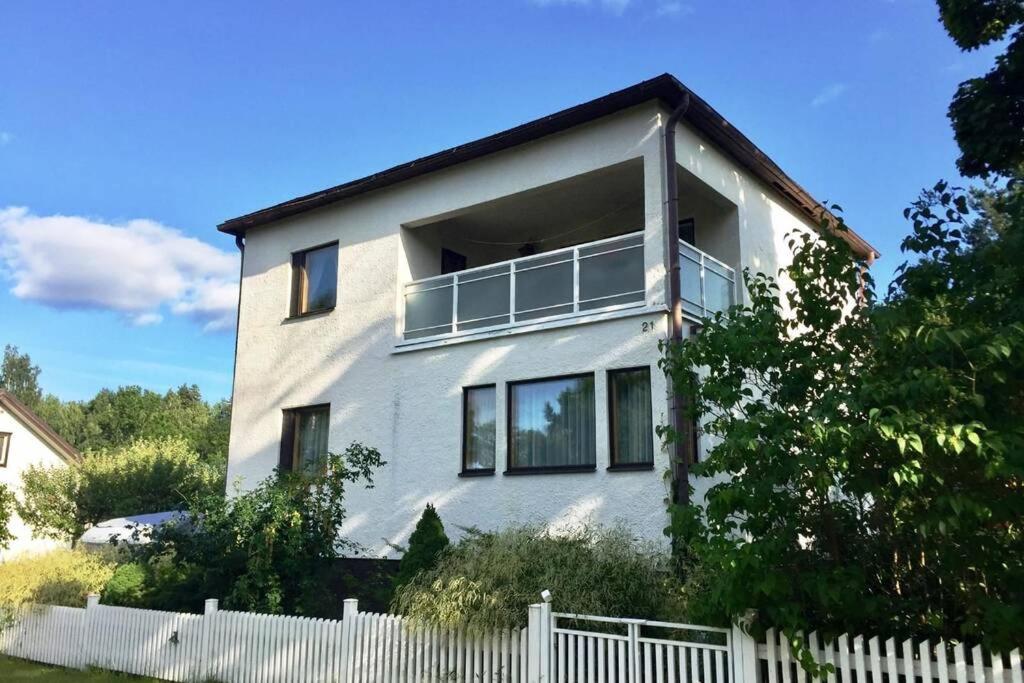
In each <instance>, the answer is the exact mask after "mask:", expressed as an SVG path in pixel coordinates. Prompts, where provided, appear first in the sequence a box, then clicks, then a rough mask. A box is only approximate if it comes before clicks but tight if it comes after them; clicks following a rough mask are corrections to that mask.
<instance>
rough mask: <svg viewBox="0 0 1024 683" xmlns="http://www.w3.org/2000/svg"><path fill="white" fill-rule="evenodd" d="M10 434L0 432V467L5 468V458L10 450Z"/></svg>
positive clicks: (11, 435) (12, 435)
mask: <svg viewBox="0 0 1024 683" xmlns="http://www.w3.org/2000/svg"><path fill="white" fill-rule="evenodd" d="M13 437H14V434H12V433H11V432H0V467H7V456H8V453H9V452H10V450H11V439H12V438H13Z"/></svg>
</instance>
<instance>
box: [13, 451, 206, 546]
mask: <svg viewBox="0 0 1024 683" xmlns="http://www.w3.org/2000/svg"><path fill="white" fill-rule="evenodd" d="M223 477H224V469H223V465H222V464H221V463H210V462H207V461H205V460H203V459H202V458H200V457H199V455H198V454H197V453H196V452H195V451H193V450H192V449H191V448H190V446H189V444H188V443H187V441H186V440H185V439H183V438H181V437H167V438H163V439H158V440H147V441H135V442H133V443H131V444H129V445H128V446H125V447H122V448H111V449H104V450H101V451H97V452H94V453H90V454H89V455H88V456H87V457H86V458H85V459H84V460H83V461H82V463H81V465H80V466H78V467H65V466H51V467H47V466H40V465H31V466H29V467H28V468H27V469H26V470H25V472H24V473H23V474H22V502H21V503H20V504H19V505H18V512H19V514H20V516H21V518H22V519H23V520H24V521H25V522H26V523H27V524H28V525H29V526H31V527H32V529H33V531H34V532H35V533H36V534H37V535H39V536H44V537H49V538H57V539H62V540H71V541H74V540H75V539H77V538H78V537H79V536H80V535H81V534H82V532H83V531H85V529H86V528H88V527H89V526H91V525H93V524H96V523H97V522H100V521H102V520H104V519H110V518H113V517H122V516H125V515H133V514H140V513H146V512H162V511H165V510H174V509H181V508H183V507H185V505H186V504H187V501H189V500H191V499H193V498H195V497H197V496H207V495H215V494H223V491H224V478H223Z"/></svg>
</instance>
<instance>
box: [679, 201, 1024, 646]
mask: <svg viewBox="0 0 1024 683" xmlns="http://www.w3.org/2000/svg"><path fill="white" fill-rule="evenodd" d="M989 199H990V200H992V201H991V202H990V205H991V206H994V207H997V208H998V209H999V213H998V215H996V214H995V213H993V212H986V211H985V210H984V209H983V208H982V207H983V203H982V202H976V203H975V205H976V206H978V207H979V209H980V212H979V213H977V214H975V215H973V216H971V215H969V210H968V199H967V198H966V197H965V196H963V195H958V194H956V193H954V192H951V191H950V190H949V188H948V187H946V186H945V184H939V185H938V186H936V188H935V190H934V191H933V192H931V193H928V194H927V195H926V196H925V197H924V198H923V199H922V201H921V202H919V203H918V204H916V205H915V206H914V207H912V208H911V209H910V210H908V212H907V216H908V218H910V219H911V220H912V222H913V231H912V234H911V235H910V236H909V237H907V238H906V240H905V241H904V243H903V249H904V251H905V252H907V253H908V255H909V256H910V257H911V260H910V261H909V262H908V263H907V264H905V265H904V266H903V267H902V268H901V269H900V270H899V272H898V275H897V278H896V280H895V281H894V283H893V287H892V289H891V291H890V293H889V296H888V298H887V300H886V301H885V302H884V303H882V304H877V303H876V302H875V301H874V297H873V293H872V287H871V281H870V278H869V277H867V276H866V275H865V274H864V271H863V268H862V264H859V263H857V262H856V260H855V259H854V257H853V255H852V253H851V252H850V250H849V248H848V247H847V246H846V244H845V243H844V242H843V241H841V240H840V239H838V238H836V237H834V236H832V235H831V234H830V233H829V232H828V231H822V233H821V234H820V235H810V234H799V235H795V236H793V237H792V240H791V242H790V244H791V246H792V247H793V249H794V259H793V263H792V265H791V266H789V267H788V268H786V269H785V272H784V275H785V276H786V278H787V279H788V280H790V281H791V282H792V286H791V287H790V288H787V290H786V291H785V292H783V293H782V296H781V297H780V292H781V290H780V287H779V285H778V284H777V283H776V281H775V280H774V278H771V277H768V276H765V275H753V276H752V275H750V273H749V272H747V273H745V274H744V279H745V281H746V284H747V289H748V292H749V297H748V298H749V303H747V304H745V305H743V306H737V307H734V308H732V309H731V310H730V311H728V312H727V313H725V314H718V315H716V316H715V317H714V318H711V319H708V320H705V321H704V325H703V329H702V332H701V333H700V335H699V336H697V337H695V338H694V339H692V340H690V341H688V342H686V343H684V344H682V345H678V346H666V347H665V356H664V358H663V361H662V365H663V367H664V369H665V370H666V372H667V373H668V375H669V377H670V379H671V381H672V383H673V385H674V387H675V389H676V390H677V391H680V392H683V393H684V394H686V395H687V396H688V397H689V398H690V404H691V406H692V409H693V412H694V415H695V416H696V417H699V418H700V419H701V421H702V425H703V429H704V431H705V433H707V434H709V435H711V436H712V437H713V438H712V439H711V440H710V441H711V448H710V451H709V453H708V456H707V458H706V459H705V460H704V461H703V462H701V463H699V464H697V465H695V466H694V472H695V473H696V474H699V475H704V476H718V475H725V476H724V478H723V480H722V481H720V482H719V483H717V484H715V485H713V486H712V487H711V489H710V491H709V493H708V495H707V502H706V511H705V512H703V513H702V512H701V510H700V509H699V508H697V507H687V508H680V507H674V508H672V510H671V518H672V525H671V531H672V533H673V534H675V535H676V536H677V537H678V538H680V539H681V540H684V541H685V543H683V544H680V547H682V548H683V549H684V550H683V553H682V557H681V562H682V564H683V566H684V568H685V569H686V570H690V569H693V568H695V567H699V568H700V574H701V575H702V576H705V577H706V576H711V577H714V580H713V581H710V582H707V583H706V584H705V593H704V596H705V599H704V600H702V601H699V602H696V603H693V605H692V607H693V609H694V611H695V613H694V614H693V615H692V616H693V618H696V619H717V620H720V621H721V620H726V619H729V618H734V617H737V616H739V615H740V614H742V613H743V612H744V611H745V610H746V609H747V608H750V607H753V608H755V609H757V610H758V611H759V614H760V618H761V624H762V625H769V626H777V627H782V628H785V629H789V630H796V629H814V628H817V629H821V630H825V631H833V632H837V631H840V632H841V631H845V630H848V631H860V632H863V631H873V632H879V633H891V634H893V635H896V636H900V635H902V634H908V635H909V634H916V635H927V636H932V635H941V636H944V637H956V638H966V639H970V640H982V641H984V642H986V643H987V644H989V645H991V646H992V647H994V648H997V649H998V648H1003V647H1010V646H1012V645H1014V644H1019V643H1021V642H1024V588H1022V587H1024V566H1022V564H1021V562H1020V561H1019V558H1020V557H1021V554H1022V553H1024V534H1022V528H1021V525H1020V520H1021V519H1024V496H1022V495H1021V491H1022V487H1024V481H1022V473H1024V414H1022V412H1024V307H1022V303H1024V265H1022V264H1021V262H1020V260H1019V258H1018V255H1019V254H1020V253H1021V252H1020V249H1021V247H1022V246H1024V245H1022V244H1021V235H1020V233H1021V231H1022V230H1024V222H1022V221H1021V213H1020V207H1021V204H1022V202H1021V197H1020V190H1019V188H1017V189H1014V188H1012V187H1011V188H1010V189H1009V190H1007V191H1006V192H1004V193H1002V194H1001V195H1000V196H998V197H995V198H992V197H989ZM997 225H999V226H1002V227H999V228H997V227H996V226H997ZM842 229H843V228H842V226H840V230H842ZM862 288H863V293H862ZM665 436H666V437H667V438H668V439H672V438H675V436H676V435H674V434H671V433H669V432H666V433H665Z"/></svg>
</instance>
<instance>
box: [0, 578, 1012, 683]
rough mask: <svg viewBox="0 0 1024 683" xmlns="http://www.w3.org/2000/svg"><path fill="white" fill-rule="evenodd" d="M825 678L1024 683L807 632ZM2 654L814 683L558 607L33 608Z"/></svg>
mask: <svg viewBox="0 0 1024 683" xmlns="http://www.w3.org/2000/svg"><path fill="white" fill-rule="evenodd" d="M799 637H800V638H801V639H802V641H803V644H804V647H806V648H808V649H809V650H810V652H811V653H812V654H813V656H814V658H815V660H816V661H818V662H819V663H823V664H824V663H827V664H832V665H833V666H834V668H835V671H834V672H833V673H830V674H828V675H827V681H824V682H823V683H936V681H937V683H1024V668H1022V665H1021V656H1020V651H1019V650H1013V651H1012V652H1010V653H1009V654H1007V655H1005V656H1004V655H1000V654H997V653H996V654H994V653H989V652H985V651H983V650H982V649H981V648H979V647H974V648H971V649H970V650H968V649H966V648H965V647H964V646H963V645H959V644H957V645H953V646H952V647H947V645H946V644H945V643H941V642H939V643H928V642H916V643H915V642H911V641H905V642H903V643H896V642H894V641H893V640H892V639H888V640H883V639H881V638H878V637H862V636H856V637H850V636H845V635H844V636H841V637H839V638H837V639H835V641H834V642H828V643H826V642H823V639H820V638H819V637H818V636H817V634H814V633H812V634H810V635H808V636H806V637H804V636H802V635H800V636H799ZM0 653H3V654H6V655H9V656H13V657H20V658H23V659H29V660H33V661H38V662H44V663H47V664H53V665H58V666H64V667H70V668H85V667H89V666H95V667H99V668H103V669H109V670H113V671H120V672H125V673H131V674H137V675H143V676H151V677H154V678H160V679H164V680H168V681H183V682H185V681H203V680H216V681H222V682H223V683H334V682H338V683H405V682H407V681H416V682H420V681H429V682H430V683H442V682H452V683H471V682H472V683H808V681H809V676H808V674H807V673H806V672H805V671H804V670H803V669H802V668H801V667H800V666H799V665H798V664H797V662H796V659H795V656H794V654H793V652H792V651H791V649H790V643H789V641H788V640H787V639H786V638H784V637H782V635H781V634H779V633H777V632H775V631H774V630H769V631H768V634H767V636H766V638H765V642H763V643H760V644H759V643H757V642H756V641H755V640H754V639H753V638H751V637H750V636H749V635H747V634H746V633H744V632H743V631H742V630H741V629H740V628H738V627H735V626H734V627H733V628H731V629H723V628H712V627H706V626H696V625H692V624H677V623H668V622H657V621H646V620H640V619H620V618H612V617H604V616H594V615H579V614H563V613H552V611H551V607H550V605H549V604H547V603H542V604H537V605H531V606H530V608H529V613H528V623H527V627H526V628H524V629H521V630H506V631H496V632H493V633H490V634H487V635H480V634H475V633H469V632H466V631H464V630H459V629H454V630H442V629H431V628H417V627H416V626H414V625H413V624H411V623H410V622H409V621H408V620H407V619H404V618H402V617H399V616H395V615H388V614H373V613H367V612H360V611H359V609H358V603H357V602H356V601H355V600H346V601H345V605H344V614H343V618H342V620H341V621H336V620H326V619H308V618H303V617H287V616H279V615H267V614H252V613H247V612H230V611H222V610H219V609H218V608H217V601H216V600H208V601H207V603H206V610H205V613H204V614H201V615H200V614H179V613H175V612H158V611H153V610H140V609H130V608H124V607H110V606H105V605H100V604H99V600H98V597H97V596H90V598H89V600H88V602H87V604H86V607H85V608H84V609H82V608H73V607H53V606H26V607H24V608H21V609H20V610H18V611H17V612H16V613H15V614H14V618H13V623H12V624H11V625H9V626H6V627H5V628H3V629H2V630H0Z"/></svg>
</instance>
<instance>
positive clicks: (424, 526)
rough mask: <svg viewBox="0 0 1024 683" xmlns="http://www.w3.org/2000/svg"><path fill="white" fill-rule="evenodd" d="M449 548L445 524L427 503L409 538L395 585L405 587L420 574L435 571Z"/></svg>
mask: <svg viewBox="0 0 1024 683" xmlns="http://www.w3.org/2000/svg"><path fill="white" fill-rule="evenodd" d="M447 547H448V535H447V534H446V533H445V532H444V524H443V523H442V522H441V518H440V517H439V516H438V514H437V510H435V509H434V506H433V505H431V504H430V503H427V507H426V509H425V510H423V515H422V516H421V517H420V521H418V522H416V528H415V529H414V530H413V532H412V535H411V536H409V547H408V549H407V550H406V551H405V554H404V555H402V562H401V564H400V565H399V569H398V574H397V575H396V576H395V585H396V586H404V585H405V584H407V583H409V581H411V580H412V579H413V578H414V577H415V576H416V575H417V574H419V573H420V572H422V571H426V570H428V569H433V568H434V566H436V565H437V560H438V558H439V557H440V556H441V553H442V552H443V551H444V549H445V548H447Z"/></svg>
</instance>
